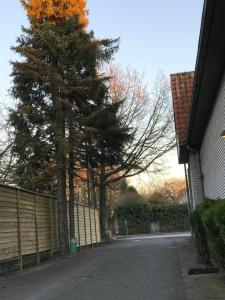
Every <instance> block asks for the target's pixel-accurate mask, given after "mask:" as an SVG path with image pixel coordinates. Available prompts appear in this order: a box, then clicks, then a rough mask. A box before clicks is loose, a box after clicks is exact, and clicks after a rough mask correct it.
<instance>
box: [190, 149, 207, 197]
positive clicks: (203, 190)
mask: <svg viewBox="0 0 225 300" xmlns="http://www.w3.org/2000/svg"><path fill="white" fill-rule="evenodd" d="M187 149H188V150H189V151H191V152H194V153H196V154H197V158H198V163H199V169H200V182H201V187H202V194H203V198H204V197H205V188H204V182H203V179H204V176H203V172H202V163H201V158H200V154H199V151H198V150H197V149H195V148H191V147H190V146H189V145H187Z"/></svg>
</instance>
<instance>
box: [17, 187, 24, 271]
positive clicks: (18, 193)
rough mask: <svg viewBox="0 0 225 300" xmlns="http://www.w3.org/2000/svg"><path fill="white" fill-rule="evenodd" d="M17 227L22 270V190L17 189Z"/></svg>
mask: <svg viewBox="0 0 225 300" xmlns="http://www.w3.org/2000/svg"><path fill="white" fill-rule="evenodd" d="M17 221H18V224H17V228H18V250H19V267H20V270H22V269H23V257H22V251H23V249H22V234H21V233H22V232H21V223H20V221H21V220H20V191H19V189H17Z"/></svg>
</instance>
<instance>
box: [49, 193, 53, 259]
mask: <svg viewBox="0 0 225 300" xmlns="http://www.w3.org/2000/svg"><path fill="white" fill-rule="evenodd" d="M51 200H52V199H51V198H50V197H48V208H49V225H50V244H51V249H50V255H51V256H53V237H52V230H53V226H52V205H51V203H52V201H51Z"/></svg>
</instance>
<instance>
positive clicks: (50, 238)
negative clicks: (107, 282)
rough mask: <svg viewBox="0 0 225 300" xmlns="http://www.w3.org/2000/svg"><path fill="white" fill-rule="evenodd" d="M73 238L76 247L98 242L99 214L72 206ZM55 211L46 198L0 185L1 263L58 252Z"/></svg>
mask: <svg viewBox="0 0 225 300" xmlns="http://www.w3.org/2000/svg"><path fill="white" fill-rule="evenodd" d="M74 223H75V224H74V226H75V237H76V240H77V244H78V247H82V246H88V245H94V244H98V243H100V242H101V234H100V223H99V210H98V209H96V208H93V207H89V206H85V205H82V204H77V203H76V204H75V209H74ZM58 244H59V241H58V208H57V201H56V199H55V198H53V197H50V196H48V195H42V194H38V193H33V192H30V191H26V190H22V189H18V188H14V187H10V186H5V185H1V184H0V261H2V260H8V259H14V258H16V259H18V260H19V263H20V266H21V268H22V258H23V256H24V255H29V254H36V255H37V262H39V261H40V253H41V252H44V251H50V253H53V252H54V251H57V250H58V246H59V245H58Z"/></svg>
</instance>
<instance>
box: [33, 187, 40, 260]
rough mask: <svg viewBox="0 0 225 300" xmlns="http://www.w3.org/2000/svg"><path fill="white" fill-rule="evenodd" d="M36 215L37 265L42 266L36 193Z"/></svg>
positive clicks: (35, 195)
mask: <svg viewBox="0 0 225 300" xmlns="http://www.w3.org/2000/svg"><path fill="white" fill-rule="evenodd" d="M34 214H35V231H36V249H37V263H38V264H40V249H39V229H38V204H37V194H36V193H35V194H34Z"/></svg>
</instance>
